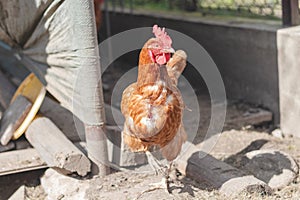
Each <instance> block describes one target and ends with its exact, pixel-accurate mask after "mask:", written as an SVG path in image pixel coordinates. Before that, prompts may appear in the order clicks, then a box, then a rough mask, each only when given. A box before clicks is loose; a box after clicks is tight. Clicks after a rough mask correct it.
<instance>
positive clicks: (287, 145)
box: [25, 130, 300, 200]
mask: <svg viewBox="0 0 300 200" xmlns="http://www.w3.org/2000/svg"><path fill="white" fill-rule="evenodd" d="M262 141H263V142H262ZM233 143H234V144H235V145H232V144H233ZM245 149H248V150H255V149H277V150H282V151H284V152H286V153H288V154H290V155H291V156H293V158H294V159H295V160H296V161H297V163H298V164H299V163H300V139H296V138H292V137H286V138H283V139H279V138H276V137H274V136H271V135H270V134H269V133H266V132H263V131H257V130H230V131H225V132H223V133H222V135H221V137H220V138H219V140H218V143H217V145H216V146H215V148H214V149H213V151H212V152H211V155H213V156H215V157H216V158H218V159H221V160H223V161H225V162H227V163H229V164H231V165H233V166H235V167H238V168H239V167H240V163H239V162H238V160H239V159H238V157H239V156H242V154H241V153H240V152H243V153H247V151H245ZM176 175H177V180H178V181H176V182H175V183H171V185H170V186H171V191H172V194H171V195H170V194H168V193H166V191H164V190H161V189H160V190H155V191H151V192H147V193H145V194H143V195H141V196H139V195H140V193H141V192H142V191H144V190H146V189H149V187H150V186H149V184H150V183H155V182H159V181H160V179H161V177H160V176H156V175H154V173H153V172H152V171H151V169H150V168H149V167H147V166H145V167H141V168H139V169H136V170H133V171H125V172H114V173H112V174H110V175H109V176H107V177H105V178H99V177H96V178H94V179H91V180H89V183H90V187H91V188H90V191H93V192H92V193H89V192H87V195H86V198H87V199H135V198H137V197H139V198H138V199H216V200H219V199H220V200H221V199H225V198H226V199H266V200H273V199H274V200H275V199H294V200H296V199H299V198H300V180H299V177H298V178H297V179H296V180H295V181H294V182H293V183H291V184H290V185H289V186H287V187H285V188H283V189H281V190H279V191H275V192H274V193H273V194H271V195H266V194H260V193H252V194H249V193H242V194H240V195H239V196H238V197H231V198H228V197H225V196H223V195H222V194H220V193H219V192H218V191H217V190H216V189H214V188H212V187H210V186H209V185H208V184H206V183H197V182H195V181H193V180H192V179H191V178H189V177H183V176H182V175H180V174H179V173H177V174H176ZM32 181H33V182H31V181H29V182H27V183H25V184H26V196H27V198H26V199H44V198H45V197H46V195H45V194H44V192H43V189H42V187H41V186H40V184H39V180H38V176H37V177H36V179H34V180H32ZM95 188H97V190H95ZM95 191H98V192H95ZM65 198H66V199H68V198H67V197H65ZM61 199H64V197H62V198H61Z"/></svg>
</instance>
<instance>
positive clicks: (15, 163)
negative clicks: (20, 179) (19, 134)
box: [0, 148, 47, 176]
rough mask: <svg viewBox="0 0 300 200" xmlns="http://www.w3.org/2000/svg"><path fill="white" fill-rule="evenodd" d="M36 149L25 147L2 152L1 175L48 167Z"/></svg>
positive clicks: (0, 156)
mask: <svg viewBox="0 0 300 200" xmlns="http://www.w3.org/2000/svg"><path fill="white" fill-rule="evenodd" d="M46 167H47V165H46V163H45V162H44V161H42V160H41V158H40V156H39V154H38V152H37V151H36V150H35V149H32V148H30V149H23V150H16V151H8V152H4V153H0V176H3V175H8V174H13V173H19V172H24V171H30V170H35V169H42V168H46Z"/></svg>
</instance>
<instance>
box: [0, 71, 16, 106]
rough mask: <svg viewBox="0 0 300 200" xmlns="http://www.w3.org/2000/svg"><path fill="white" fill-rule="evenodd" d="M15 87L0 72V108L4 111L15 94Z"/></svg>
mask: <svg viewBox="0 0 300 200" xmlns="http://www.w3.org/2000/svg"><path fill="white" fill-rule="evenodd" d="M15 90H16V87H15V86H14V85H13V84H12V83H11V82H10V81H9V80H8V79H7V77H6V76H5V75H4V74H3V72H2V71H1V70H0V107H2V108H4V109H6V108H7V107H8V105H9V103H10V100H11V98H12V97H13V95H14V93H15Z"/></svg>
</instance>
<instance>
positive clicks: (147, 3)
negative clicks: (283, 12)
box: [124, 0, 280, 21]
mask: <svg viewBox="0 0 300 200" xmlns="http://www.w3.org/2000/svg"><path fill="white" fill-rule="evenodd" d="M273 1H274V0H273ZM124 2H125V7H126V8H129V7H130V0H125V1H124ZM199 2H200V1H199ZM213 2H214V3H212V1H209V0H207V1H205V0H202V1H201V5H200V3H198V10H197V11H194V12H188V11H185V10H184V9H183V5H182V4H180V0H173V1H172V5H170V4H169V1H168V0H159V1H158V2H157V3H156V2H155V0H132V3H133V9H134V10H139V11H141V10H147V11H155V12H160V13H162V12H163V13H168V14H170V13H171V14H176V13H177V14H181V15H182V14H184V15H191V16H194V17H197V16H198V17H203V16H218V17H221V18H222V17H224V18H230V17H239V18H249V19H260V20H276V21H279V20H280V17H279V16H275V15H274V13H272V10H271V9H270V8H268V7H264V6H263V4H262V2H260V4H259V2H257V1H256V2H257V3H256V5H258V6H261V9H260V8H259V7H257V6H255V7H248V6H247V4H250V5H251V3H253V0H245V1H244V6H243V5H242V6H239V5H238V4H237V3H235V2H238V1H237V0H214V1H213ZM247 2H248V3H247ZM269 2H270V1H269ZM200 6H201V7H200ZM278 6H279V5H278ZM249 9H251V12H249ZM276 9H277V11H280V7H277V8H276ZM260 12H264V14H263V13H260Z"/></svg>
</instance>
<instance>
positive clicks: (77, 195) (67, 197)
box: [41, 168, 89, 200]
mask: <svg viewBox="0 0 300 200" xmlns="http://www.w3.org/2000/svg"><path fill="white" fill-rule="evenodd" d="M41 185H42V187H43V189H44V191H45V192H46V194H47V199H64V200H73V199H82V200H85V199H87V198H85V196H86V192H87V190H88V189H89V182H88V181H83V180H80V179H76V178H72V177H70V176H65V175H63V174H60V173H58V172H57V171H55V170H54V169H52V168H49V169H47V170H46V171H45V174H44V175H43V176H42V177H41Z"/></svg>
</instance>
